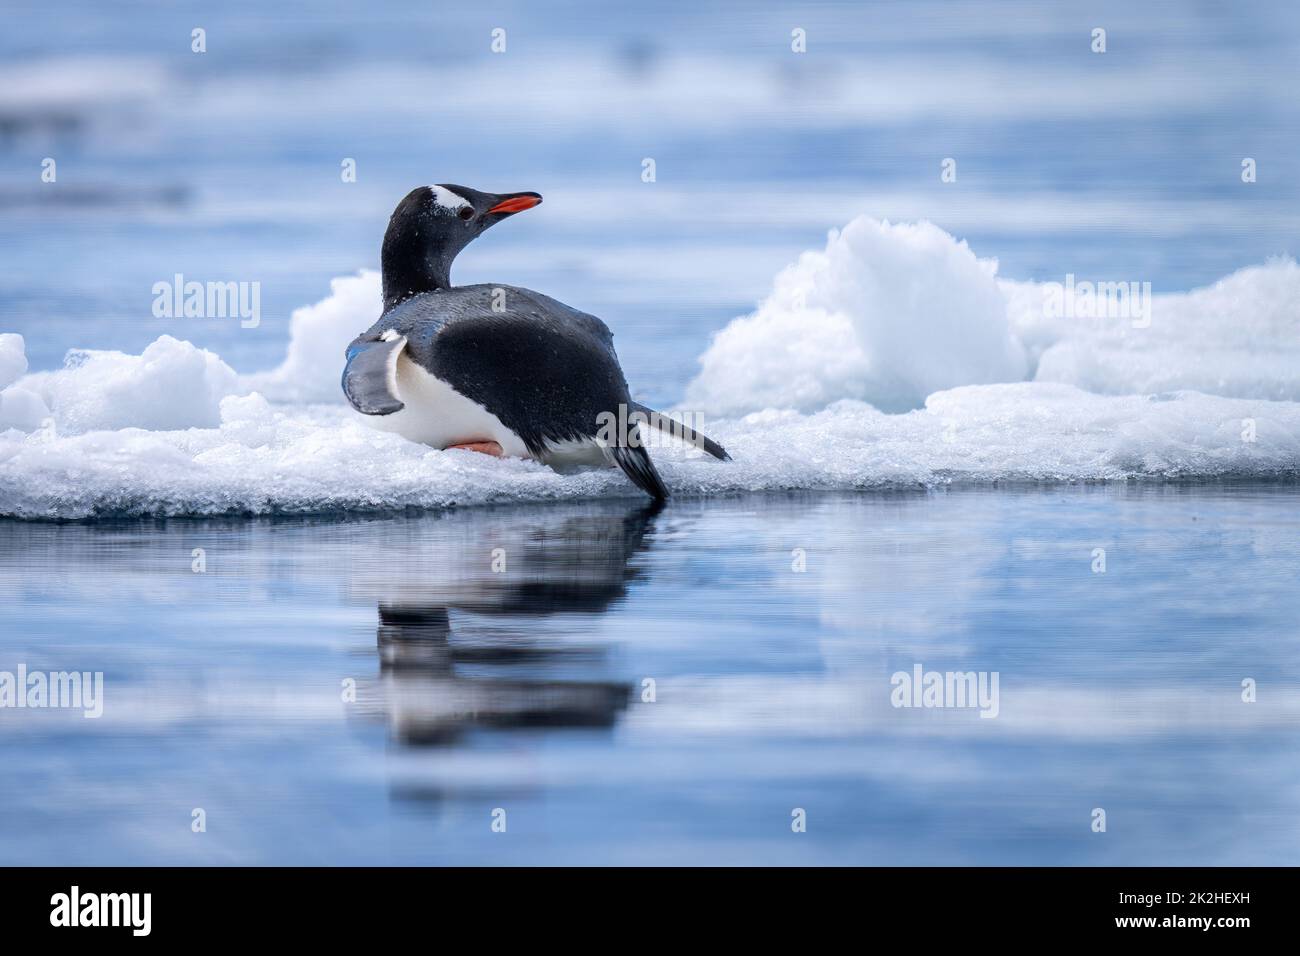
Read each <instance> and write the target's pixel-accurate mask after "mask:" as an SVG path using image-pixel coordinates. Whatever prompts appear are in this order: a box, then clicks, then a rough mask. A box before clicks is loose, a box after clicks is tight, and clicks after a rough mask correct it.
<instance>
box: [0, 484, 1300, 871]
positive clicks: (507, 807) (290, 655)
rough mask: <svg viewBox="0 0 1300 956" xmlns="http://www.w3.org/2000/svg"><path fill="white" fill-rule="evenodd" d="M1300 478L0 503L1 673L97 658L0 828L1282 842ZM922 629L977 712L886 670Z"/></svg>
mask: <svg viewBox="0 0 1300 956" xmlns="http://www.w3.org/2000/svg"><path fill="white" fill-rule="evenodd" d="M1297 504H1300V490H1297V488H1296V487H1295V486H1281V485H1269V486H1235V487H1231V488H1226V487H1215V486H1160V487H1145V488H1133V487H1124V486H1108V487H1089V488H1080V487H1068V488H1056V489H1050V490H1043V489H1037V490H1016V489H1000V490H996V491H948V492H931V493H915V494H890V495H867V494H861V495H843V496H838V495H820V496H790V497H782V496H775V497H774V496H765V497H754V498H742V499H731V500H720V501H707V502H701V501H677V502H673V503H672V504H670V505H669V506H668V507H667V508H666V509H664V510H662V511H660V512H658V513H653V512H652V511H650V510H647V509H643V508H641V507H640V506H639V505H637V504H636V503H634V502H617V503H614V502H605V503H587V504H566V505H555V506H535V507H527V508H509V509H466V510H462V511H456V512H450V513H442V514H429V515H423V516H419V515H416V516H395V517H383V518H372V519H355V520H325V519H299V520H286V521H267V520H242V519H230V520H220V521H202V522H199V521H189V520H170V521H156V522H130V523H120V524H119V523H100V524H86V525H53V524H21V523H0V599H2V600H0V671H10V672H16V670H17V668H18V666H19V665H20V664H25V665H26V666H27V668H28V669H29V670H30V671H35V670H38V669H39V670H45V671H51V670H53V671H60V670H79V671H102V672H103V673H104V675H105V677H104V680H105V691H104V713H103V716H102V717H100V718H99V719H86V718H83V717H82V716H81V714H80V712H77V711H70V710H55V709H45V710H34V709H22V710H18V709H4V710H0V758H2V759H3V761H4V766H5V767H7V768H8V770H7V771H6V773H5V774H4V775H3V777H2V778H0V863H4V864H12V863H50V864H107V863H141V864H143V863H181V864H185V863H272V862H274V863H338V864H359V863H542V862H559V863H587V862H601V863H865V864H872V863H881V864H883V863H903V864H909V863H954V864H963V863H996V864H1020V863H1069V864H1194V863H1238V864H1263V863H1292V864H1294V863H1297V862H1300V825H1298V824H1297V819H1298V817H1297V810H1298V809H1300V769H1297V768H1300V737H1297V734H1296V731H1297V729H1298V728H1300V696H1298V695H1297V692H1296V687H1297V680H1298V679H1300V657H1298V652H1300V640H1298V639H1297V630H1296V624H1295V622H1296V620H1297V619H1300V597H1298V596H1297V589H1296V574H1297V570H1298V569H1300V535H1298V534H1297V524H1298V523H1300V519H1298V517H1297V515H1298V514H1300V512H1298V511H1297ZM198 548H201V549H203V554H204V557H205V560H206V572H204V573H195V571H194V570H193V565H194V562H195V557H194V553H195V549H198ZM1098 548H1101V549H1104V550H1105V558H1106V564H1105V572H1104V573H1095V572H1094V570H1093V567H1094V565H1095V563H1096V558H1095V557H1094V551H1095V549H1098ZM798 549H802V552H803V555H804V561H805V562H806V570H804V571H802V572H800V571H796V570H795V569H794V568H795V566H796V565H797V564H798V563H799V557H800V555H799V553H798ZM503 562H504V564H503ZM494 565H495V568H496V569H497V570H494ZM502 568H503V569H502ZM917 664H920V665H922V666H923V668H924V669H926V670H938V671H949V670H956V671H977V672H978V671H986V672H994V671H996V672H997V673H998V674H999V707H998V714H997V716H996V717H995V718H992V719H985V718H981V717H980V716H979V713H978V711H977V710H973V709H969V708H967V709H911V708H895V707H893V706H891V703H890V692H891V689H892V688H891V683H890V679H891V675H892V674H893V673H895V672H896V671H900V670H902V671H908V672H910V671H911V670H912V669H913V667H914V666H915V665H917ZM1246 678H1250V679H1253V680H1254V681H1255V682H1256V686H1257V700H1256V701H1255V702H1254V703H1246V702H1243V701H1242V681H1243V680H1244V679H1246ZM647 681H653V684H648V683H647ZM651 687H652V688H653V694H652V695H651V694H650V693H649V690H650V688H651ZM352 688H355V693H354V694H353V693H350V692H349V691H350V690H351V689H352ZM650 696H653V698H654V699H653V701H650V700H647V699H646V698H647V697H650ZM352 697H355V699H354V700H353V699H351V698H352ZM345 698H347V699H345ZM196 808H201V809H202V810H203V811H204V812H205V814H206V827H207V829H206V832H202V833H195V832H193V831H192V829H191V821H192V818H193V812H194V810H195V809H196ZM796 808H800V809H802V810H804V811H805V813H806V819H807V831H806V832H804V833H795V832H792V828H791V821H792V816H791V814H792V811H794V810H795V809H796ZM1094 808H1102V809H1104V810H1105V812H1106V821H1107V829H1106V832H1105V833H1095V832H1093V831H1092V828H1091V824H1092V819H1093V811H1094ZM496 810H502V811H504V818H505V822H506V830H505V832H504V833H501V832H493V829H492V822H493V813H494V811H496ZM499 817H500V814H498V818H499Z"/></svg>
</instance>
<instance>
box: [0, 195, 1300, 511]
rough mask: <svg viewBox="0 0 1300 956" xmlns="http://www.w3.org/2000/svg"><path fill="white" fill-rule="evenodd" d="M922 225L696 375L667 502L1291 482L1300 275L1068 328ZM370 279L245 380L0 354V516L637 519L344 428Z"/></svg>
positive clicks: (542, 471) (365, 430)
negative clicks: (907, 490) (693, 441)
mask: <svg viewBox="0 0 1300 956" xmlns="http://www.w3.org/2000/svg"><path fill="white" fill-rule="evenodd" d="M1050 291H1051V290H1050V289H1049V288H1048V287H1046V286H1045V285H1044V284H1036V283H1028V282H1015V281H1011V280H1006V279H1000V278H998V276H997V268H996V263H994V262H992V261H991V260H981V259H979V258H977V257H976V256H975V254H974V253H973V252H971V250H970V249H969V248H967V246H966V245H965V244H964V243H961V242H958V241H957V240H956V239H954V238H953V237H952V236H950V235H948V234H947V233H945V232H943V231H942V230H940V229H938V228H937V227H935V226H932V225H929V224H925V223H921V224H916V225H891V224H889V223H882V222H876V221H873V220H866V219H858V220H855V221H854V222H852V223H850V224H849V225H848V226H846V227H845V229H844V230H842V231H840V232H838V233H832V235H831V237H830V240H829V241H828V244H827V247H826V249H825V250H824V251H819V252H810V253H807V254H805V255H804V256H803V257H802V258H801V259H800V260H799V261H798V262H797V263H795V264H794V265H792V266H790V267H789V268H788V269H786V270H784V271H783V272H782V273H781V274H780V275H779V276H778V277H777V279H776V282H775V287H774V290H773V292H772V294H771V295H770V296H769V297H768V299H767V300H766V301H764V302H763V303H762V304H761V305H760V306H759V308H758V310H757V311H756V312H755V313H753V314H752V315H749V316H744V317H741V318H738V319H736V320H734V321H733V322H732V323H731V324H730V325H728V326H727V327H726V328H725V329H723V330H722V331H721V332H720V333H719V334H718V335H717V336H716V338H715V339H714V341H713V343H712V345H711V346H710V347H709V349H708V350H707V351H706V353H705V354H704V356H703V357H702V359H701V372H700V375H699V376H698V377H697V378H696V379H695V381H694V382H692V384H691V385H690V387H689V388H688V390H687V393H686V396H685V398H684V400H683V402H682V408H683V409H689V410H690V411H692V412H702V413H705V415H704V420H705V422H706V428H705V430H706V431H708V432H709V433H710V434H712V435H713V436H714V437H715V438H717V439H718V440H720V441H721V442H723V444H725V445H726V446H727V448H728V450H729V451H730V452H731V454H732V456H733V458H734V461H731V462H725V463H723V462H717V461H714V460H712V459H710V458H708V457H707V456H704V455H703V454H702V453H701V452H699V451H697V450H695V449H692V448H687V447H684V446H680V445H675V444H672V443H666V444H662V445H661V446H659V447H656V448H655V449H654V451H653V454H654V456H655V458H656V461H657V462H658V463H659V465H660V469H661V471H662V472H663V474H664V477H665V479H666V480H667V482H668V484H669V486H670V487H671V488H672V489H673V491H674V492H675V493H677V494H695V495H718V494H733V493H742V492H748V491H773V490H805V489H806V490H812V489H862V488H888V487H918V486H938V485H944V484H948V483H954V482H960V483H990V482H1000V481H1092V480H1119V479H1136V480H1170V479H1178V480H1215V479H1227V478H1284V479H1290V480H1294V479H1296V478H1300V401H1297V399H1300V371H1297V369H1300V365H1298V364H1297V362H1296V359H1297V357H1300V314H1298V312H1297V308H1298V307H1297V303H1298V302H1300V267H1297V265H1296V264H1295V263H1294V262H1293V261H1290V260H1278V261H1274V262H1270V263H1268V264H1266V265H1262V266H1256V267H1251V268H1248V269H1243V270H1240V271H1239V272H1236V273H1234V274H1233V275H1231V276H1228V277H1227V278H1225V279H1223V280H1222V281H1220V282H1218V283H1216V284H1215V285H1213V286H1211V287H1208V288H1205V289H1198V290H1194V291H1192V292H1188V293H1179V294H1157V295H1155V296H1154V297H1153V298H1152V300H1151V301H1150V303H1149V305H1150V314H1149V318H1150V322H1149V323H1147V324H1142V323H1135V322H1134V321H1132V320H1131V319H1130V318H1127V317H1113V318H1104V317H1103V318H1096V319H1094V318H1087V317H1085V318H1079V317H1070V318H1066V317H1064V316H1061V315H1057V314H1053V313H1051V311H1050V310H1046V309H1045V308H1044V302H1045V301H1046V296H1047V294H1048V293H1049V292H1050ZM378 302H379V282H378V277H377V276H376V275H375V274H374V273H369V272H363V273H360V274H358V275H355V276H348V277H343V278H339V279H336V280H335V281H334V282H333V284H332V288H331V293H330V295H329V296H328V297H326V298H325V299H323V300H321V301H320V302H317V303H315V304H313V305H309V306H305V307H303V308H300V309H298V310H296V311H295V312H294V314H293V317H292V321H291V340H290V342H289V345H288V349H287V353H286V356H285V359H284V361H283V362H282V363H281V365H280V366H278V367H277V368H274V369H271V370H270V371H265V372H260V373H252V374H244V375H240V374H238V373H237V372H236V371H235V370H233V369H232V368H230V367H229V366H228V365H227V364H226V363H225V362H223V361H222V360H221V359H220V358H219V357H218V356H216V355H214V354H213V353H211V352H208V351H205V350H203V349H199V348H197V347H195V346H193V345H191V344H190V343H188V342H183V341H179V340H177V339H174V338H171V337H170V336H163V337H161V338H159V339H158V340H157V341H155V342H154V343H153V344H151V345H150V346H148V347H147V348H146V349H145V350H144V352H143V353H142V354H141V355H138V356H135V355H125V354H122V353H119V352H108V351H85V350H77V349H74V350H72V351H70V352H69V353H68V358H67V361H66V362H65V366H64V367H63V368H62V369H58V370H54V371H45V372H32V373H28V372H27V371H26V368H27V360H26V357H25V355H24V351H23V341H22V338H21V336H17V335H4V336H0V389H3V391H0V515H5V516H13V517H21V518H46V519H78V518H87V517H97V516H110V515H144V514H164V515H209V514H222V513H248V514H270V513H309V512H310V513H333V512H340V511H386V510H393V509H404V508H428V507H443V506H453V505H466V504H483V503H490V502H503V501H531V500H541V499H559V498H582V497H593V496H627V497H638V496H639V493H638V492H637V491H636V490H635V489H634V488H633V487H632V486H631V485H630V484H628V482H627V481H626V479H625V478H623V476H622V475H621V473H619V472H617V471H615V470H612V469H595V470H587V471H581V472H576V473H567V474H560V473H557V472H555V471H552V470H551V469H549V468H547V467H545V466H542V465H540V464H537V463H535V462H528V461H520V460H500V459H494V458H488V457H486V456H482V455H476V454H474V453H471V452H463V451H439V450H435V449H431V448H427V447H425V446H422V445H417V444H413V443H410V442H408V441H406V440H404V439H402V438H400V437H398V436H396V435H392V434H388V433H385V432H380V431H377V430H375V429H372V428H370V427H368V426H367V425H366V423H365V422H364V420H363V419H362V418H361V417H360V416H358V415H355V414H354V413H353V412H351V410H350V409H348V408H347V406H346V405H344V404H342V402H341V396H340V394H339V391H338V375H339V370H340V367H341V365H342V352H343V347H344V346H345V345H346V343H347V341H348V340H350V339H351V338H352V336H353V335H355V334H356V331H357V330H358V329H361V328H365V327H366V326H367V325H369V324H370V323H371V322H372V321H373V318H374V316H375V314H377V309H378Z"/></svg>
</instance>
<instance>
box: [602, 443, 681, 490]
mask: <svg viewBox="0 0 1300 956" xmlns="http://www.w3.org/2000/svg"><path fill="white" fill-rule="evenodd" d="M604 452H605V455H606V457H608V458H610V459H612V460H613V462H614V464H616V465H618V467H620V468H622V469H623V474H625V475H627V476H628V478H630V479H631V480H632V484H634V485H636V486H637V487H638V488H640V489H641V490H642V491H644V492H645V493H646V494H648V495H649V496H650V497H651V498H653V499H654V500H655V501H656V502H661V501H663V500H664V499H666V498H667V497H668V486H667V485H665V484H664V480H663V479H662V478H660V477H659V471H658V469H656V468H655V463H654V462H653V461H652V460H651V459H650V453H649V452H648V451H646V450H645V449H644V448H642V447H641V446H640V445H637V446H635V447H634V446H631V445H614V446H605V447H604Z"/></svg>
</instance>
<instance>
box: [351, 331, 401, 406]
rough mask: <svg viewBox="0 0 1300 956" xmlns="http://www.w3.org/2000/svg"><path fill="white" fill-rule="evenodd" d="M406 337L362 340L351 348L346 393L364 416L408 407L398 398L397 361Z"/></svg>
mask: <svg viewBox="0 0 1300 956" xmlns="http://www.w3.org/2000/svg"><path fill="white" fill-rule="evenodd" d="M404 348H406V336H404V335H398V336H396V337H393V338H389V339H382V338H377V339H371V340H369V341H367V340H365V339H358V340H356V341H355V342H353V343H352V344H351V345H349V346H348V364H347V365H345V366H344V367H343V394H344V395H346V396H347V398H348V401H349V402H350V403H351V404H352V407H353V408H355V409H356V410H357V411H359V412H360V413H361V414H363V415H391V414H393V412H399V411H401V410H402V409H403V408H405V407H406V405H405V403H404V402H403V401H402V400H401V399H400V398H398V397H397V358H398V356H400V355H401V354H402V349H404Z"/></svg>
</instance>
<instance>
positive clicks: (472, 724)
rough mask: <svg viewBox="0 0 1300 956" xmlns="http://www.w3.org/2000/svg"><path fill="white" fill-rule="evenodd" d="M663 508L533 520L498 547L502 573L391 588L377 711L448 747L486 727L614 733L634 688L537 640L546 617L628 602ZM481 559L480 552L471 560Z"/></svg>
mask: <svg viewBox="0 0 1300 956" xmlns="http://www.w3.org/2000/svg"><path fill="white" fill-rule="evenodd" d="M659 510H660V506H659V505H655V504H651V505H649V506H646V507H643V508H639V509H637V510H636V511H633V512H630V513H625V514H624V513H613V514H611V513H587V514H580V515H569V516H564V517H561V518H559V519H558V520H556V519H551V520H547V519H546V517H545V516H543V518H542V519H541V520H540V523H539V522H538V518H537V516H536V515H531V516H529V521H530V523H529V524H527V525H524V526H522V527H517V528H513V527H512V529H511V531H512V532H515V533H516V534H517V536H516V537H514V538H513V540H509V539H507V540H505V541H498V542H497V543H498V544H501V545H504V546H503V547H501V548H500V550H499V553H498V554H497V557H498V558H499V559H500V560H502V561H504V563H505V567H504V570H500V571H499V572H498V573H488V574H483V575H478V576H475V577H472V578H470V579H468V580H465V579H463V578H462V579H461V580H453V581H452V582H451V583H450V584H449V583H448V580H447V577H446V576H441V575H440V576H437V577H436V579H435V580H430V581H429V582H428V583H427V585H425V586H424V587H421V586H420V585H419V583H418V582H416V583H412V582H410V581H407V582H404V584H403V586H402V587H400V588H394V589H390V595H389V597H387V598H386V599H384V600H381V601H380V602H379V628H378V650H379V664H380V676H379V680H378V683H377V685H376V691H377V694H376V698H377V699H376V700H375V702H374V703H375V704H376V705H378V707H379V708H382V711H383V714H384V716H385V718H386V720H387V721H388V723H389V725H390V727H391V728H392V731H393V733H394V735H395V736H396V738H397V739H398V740H400V741H402V742H403V743H407V744H414V745H419V744H440V743H448V742H451V741H454V740H455V739H456V738H457V737H458V736H459V735H460V734H461V733H462V732H464V731H466V730H468V729H470V728H476V727H477V728H517V727H609V726H612V725H613V724H614V723H615V722H616V721H617V719H618V716H619V714H620V713H621V712H622V711H623V710H624V709H625V708H626V706H627V703H628V699H629V696H630V694H631V690H632V685H631V684H629V683H626V682H622V681H613V680H608V679H602V678H600V677H599V676H596V675H592V674H591V672H592V671H593V670H599V669H600V668H601V667H602V666H603V665H604V657H605V649H604V648H602V647H583V646H576V647H575V646H573V645H570V644H556V643H554V642H547V641H545V640H538V639H537V638H536V637H535V635H534V632H535V630H536V625H537V623H538V622H539V619H540V618H543V617H548V616H551V615H560V614H565V613H578V614H601V613H603V612H604V611H606V610H607V609H608V608H609V607H610V605H611V604H613V603H614V602H615V601H616V600H618V599H619V598H621V597H622V596H623V595H624V594H625V593H626V590H627V584H628V582H629V581H630V580H631V579H632V578H633V577H634V576H635V575H636V571H634V570H632V569H630V568H629V567H628V564H629V561H630V559H631V558H632V556H633V555H634V554H636V552H638V551H639V550H642V549H643V547H644V541H645V537H646V534H647V532H648V531H649V530H650V528H651V527H652V525H653V521H654V516H655V514H656V513H657V512H658V511H659ZM481 555H482V547H481V544H480V545H479V546H478V547H475V548H472V549H466V553H465V554H463V555H462V557H463V558H464V559H465V561H466V562H469V561H477V560H480V556H481ZM461 566H462V567H464V565H463V564H462V565H461ZM393 591H398V592H400V593H398V594H396V596H394V595H393V593H392V592H393ZM584 671H585V672H586V673H585V674H584ZM575 675H577V676H575Z"/></svg>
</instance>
